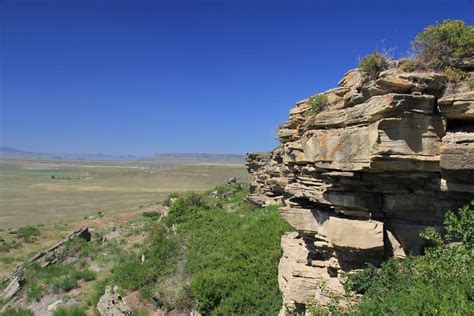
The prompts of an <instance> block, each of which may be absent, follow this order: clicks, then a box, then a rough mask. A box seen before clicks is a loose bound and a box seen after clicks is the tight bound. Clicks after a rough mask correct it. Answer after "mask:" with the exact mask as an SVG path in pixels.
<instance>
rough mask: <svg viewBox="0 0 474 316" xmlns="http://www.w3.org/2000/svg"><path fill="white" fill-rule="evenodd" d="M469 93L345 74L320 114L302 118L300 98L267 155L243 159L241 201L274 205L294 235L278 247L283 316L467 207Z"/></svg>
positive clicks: (473, 152) (439, 79) (472, 127)
mask: <svg viewBox="0 0 474 316" xmlns="http://www.w3.org/2000/svg"><path fill="white" fill-rule="evenodd" d="M469 76H470V77H471V78H472V77H473V76H474V73H472V72H471V73H469ZM471 89H472V88H470V87H469V86H468V85H467V84H466V83H460V84H459V83H458V84H457V85H456V86H455V87H453V85H452V84H451V83H448V81H447V78H446V77H445V76H444V75H443V74H439V73H434V72H413V73H407V72H403V71H401V70H400V69H398V68H397V65H396V63H394V64H393V65H392V66H391V68H390V69H389V70H387V71H384V72H382V73H381V74H380V75H379V76H378V78H376V79H375V80H370V81H369V80H367V79H366V78H365V77H364V75H363V74H362V73H361V72H360V71H359V70H358V69H354V70H351V71H349V72H348V73H346V74H345V75H344V78H343V79H342V80H341V81H340V82H339V87H337V88H335V89H331V90H328V91H326V92H324V93H323V94H324V95H325V96H326V97H327V100H328V105H327V107H326V108H325V109H324V110H323V111H321V112H319V113H317V114H310V112H309V110H310V109H311V104H310V99H305V100H302V101H300V102H298V103H297V104H296V107H295V108H293V109H291V110H290V115H289V119H288V121H286V122H285V123H284V124H283V125H281V127H280V129H279V131H278V133H277V136H278V138H279V140H280V141H281V145H279V146H278V147H277V148H276V149H275V150H274V151H272V152H271V153H257V154H248V155H247V166H248V170H249V172H250V173H251V174H252V175H253V181H252V184H251V193H250V195H249V197H248V200H249V201H251V202H252V203H254V204H257V205H260V206H265V205H268V204H272V203H281V204H283V206H282V207H281V208H280V213H281V215H282V216H283V217H284V218H285V219H286V220H287V221H288V223H290V224H291V225H292V226H293V227H294V228H295V229H296V232H292V233H288V234H286V235H284V236H283V237H282V240H281V245H282V248H283V257H282V258H281V261H280V266H279V283H280V289H281V291H282V293H283V301H284V305H285V308H289V309H292V310H296V311H298V312H304V311H305V306H306V305H307V304H308V302H310V301H311V300H316V301H317V302H318V303H319V304H322V305H325V304H327V303H329V302H330V300H331V298H332V297H333V296H334V295H342V294H343V284H344V281H345V278H344V273H343V272H353V271H358V270H359V269H362V268H364V267H365V266H367V265H368V264H369V263H370V264H374V265H378V264H380V263H381V262H382V261H383V260H385V259H387V258H389V257H392V256H396V257H404V256H406V255H407V254H410V253H412V254H418V253H419V252H420V251H421V250H422V247H423V241H422V240H421V238H420V237H419V236H418V234H419V233H420V232H421V231H422V230H424V229H425V228H426V227H429V226H434V227H437V228H438V229H440V230H441V229H442V221H443V217H444V214H445V213H446V212H447V211H448V210H457V209H458V208H459V207H461V206H463V205H465V204H466V203H468V202H469V201H470V200H472V199H474V171H473V170H474V92H473V91H472V90H471ZM284 310H285V309H283V310H282V311H283V312H284Z"/></svg>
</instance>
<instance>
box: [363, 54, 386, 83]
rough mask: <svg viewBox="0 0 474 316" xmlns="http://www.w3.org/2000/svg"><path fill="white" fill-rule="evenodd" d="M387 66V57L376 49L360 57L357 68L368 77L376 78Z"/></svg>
mask: <svg viewBox="0 0 474 316" xmlns="http://www.w3.org/2000/svg"><path fill="white" fill-rule="evenodd" d="M387 68H388V62H387V57H386V56H384V54H382V53H380V52H377V51H375V52H373V53H372V54H370V55H367V56H365V57H362V58H361V59H360V61H359V69H360V70H361V71H362V72H364V73H365V74H366V75H367V77H368V78H369V79H375V78H377V77H378V76H379V74H380V73H381V72H382V71H384V70H386V69H387Z"/></svg>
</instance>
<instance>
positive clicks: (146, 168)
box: [0, 159, 248, 229]
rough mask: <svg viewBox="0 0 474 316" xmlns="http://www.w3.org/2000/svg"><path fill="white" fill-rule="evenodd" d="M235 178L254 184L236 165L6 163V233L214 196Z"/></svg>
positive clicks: (1, 178) (2, 195)
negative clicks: (175, 196)
mask: <svg viewBox="0 0 474 316" xmlns="http://www.w3.org/2000/svg"><path fill="white" fill-rule="evenodd" d="M53 176H54V178H52V177H53ZM229 177H237V178H240V179H242V180H244V181H245V180H247V179H248V175H247V173H246V171H245V167H244V166H243V165H232V164H189V165H170V164H160V163H145V162H120V163H113V162H107V163H105V162H104V163H97V162H81V161H67V162H63V161H41V160H36V161H33V160H11V159H10V160H9V159H0V228H3V229H7V228H15V227H20V226H24V225H30V224H41V223H51V222H61V221H62V222H69V221H70V220H78V219H82V218H84V217H86V216H91V215H95V214H97V212H99V211H100V212H104V213H109V212H117V211H122V210H127V209H130V208H133V207H138V206H142V207H144V206H147V205H149V204H150V203H152V202H158V201H162V200H164V198H166V196H168V195H169V194H170V193H172V192H183V191H203V190H208V189H210V188H213V187H214V186H216V185H217V184H219V183H222V182H223V181H225V180H226V179H227V178H229Z"/></svg>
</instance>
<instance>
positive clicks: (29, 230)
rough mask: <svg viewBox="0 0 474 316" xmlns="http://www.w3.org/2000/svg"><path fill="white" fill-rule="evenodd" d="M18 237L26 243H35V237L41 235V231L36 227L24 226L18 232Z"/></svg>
mask: <svg viewBox="0 0 474 316" xmlns="http://www.w3.org/2000/svg"><path fill="white" fill-rule="evenodd" d="M16 235H17V236H18V237H19V238H22V239H23V240H24V241H25V242H33V241H34V240H35V237H38V236H39V235H41V232H40V230H39V229H38V228H37V227H34V226H23V227H20V228H19V229H18V230H17V231H16Z"/></svg>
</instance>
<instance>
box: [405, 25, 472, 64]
mask: <svg viewBox="0 0 474 316" xmlns="http://www.w3.org/2000/svg"><path fill="white" fill-rule="evenodd" d="M412 45H413V49H414V51H415V54H416V55H415V56H416V60H418V61H419V62H420V63H421V65H423V66H424V67H427V68H430V69H434V70H445V69H447V68H448V67H456V66H457V65H458V63H459V61H460V60H462V59H464V58H467V57H474V26H472V25H465V24H464V22H463V21H462V20H445V21H444V22H443V23H438V22H437V23H436V24H434V25H430V26H428V27H427V28H425V30H424V31H423V32H421V33H419V34H418V35H417V36H416V38H415V40H414V41H413V43H412Z"/></svg>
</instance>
